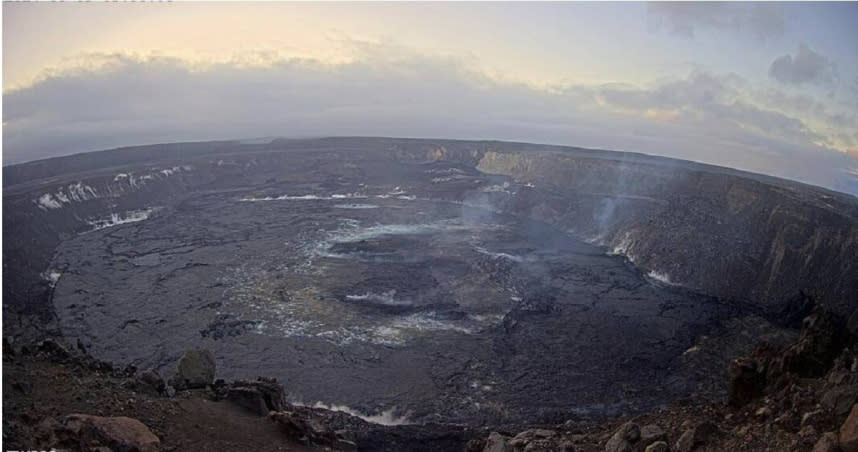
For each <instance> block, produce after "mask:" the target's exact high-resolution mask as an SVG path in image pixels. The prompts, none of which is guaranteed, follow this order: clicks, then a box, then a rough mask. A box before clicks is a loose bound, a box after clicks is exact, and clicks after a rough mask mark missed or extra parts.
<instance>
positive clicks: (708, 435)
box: [676, 422, 718, 452]
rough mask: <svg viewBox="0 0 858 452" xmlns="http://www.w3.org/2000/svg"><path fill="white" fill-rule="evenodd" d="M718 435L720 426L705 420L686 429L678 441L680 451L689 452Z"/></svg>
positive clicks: (677, 447)
mask: <svg viewBox="0 0 858 452" xmlns="http://www.w3.org/2000/svg"><path fill="white" fill-rule="evenodd" d="M717 435H718V426H716V425H715V424H713V423H711V422H703V423H701V424H698V425H697V426H696V427H694V428H692V429H689V430H686V431H685V433H683V434H682V436H680V437H679V440H678V441H677V442H676V450H677V451H678V452H689V451H691V450H694V448H695V447H697V446H700V445H705V444H707V443H709V442H711V441H712V439H713V438H714V437H715V436H717Z"/></svg>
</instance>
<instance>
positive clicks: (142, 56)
mask: <svg viewBox="0 0 858 452" xmlns="http://www.w3.org/2000/svg"><path fill="white" fill-rule="evenodd" d="M335 135H364V136H369V135H371V136H400V137H437V138H463V139H498V140H516V141H530V142H538V143H551V144H565V145H573V146H582V147H592V148H601V149H613V150H623V151H634V152H643V153H647V154H656V155H664V156H668V157H676V158H683V159H689V160H695V161H700V162H705V163H712V164H717V165H723V166H729V167H734V168H739V169H745V170H750V171H755V172H760V173H765V174H771V175H775V176H779V177H786V178H791V179H795V180H799V181H802V182H807V183H812V184H815V185H821V186H825V187H828V188H833V189H836V190H840V191H844V192H850V193H853V194H858V3H854V2H853V3H818V2H817V3H487V2H482V3H207V2H194V3H181V2H173V3H90V2H84V3H63V2H59V3H58V2H50V3H47V2H46V3H9V2H4V3H3V164H4V165H7V164H14V163H20V162H25V161H30V160H36V159H42V158H47V157H52V156H58V155H65V154H71V153H77V152H83V151H91V150H99V149H107V148H114V147H119V146H126V145H135V144H148V143H162V142H170V141H189V140H211V139H232V138H252V137H265V136H286V137H303V136H335Z"/></svg>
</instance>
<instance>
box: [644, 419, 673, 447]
mask: <svg viewBox="0 0 858 452" xmlns="http://www.w3.org/2000/svg"><path fill="white" fill-rule="evenodd" d="M659 441H662V442H663V441H667V433H665V432H664V430H662V429H661V427H659V426H657V425H655V424H649V425H644V426H643V427H641V439H640V445H639V446H638V449H643V448H645V447H647V446H649V445H650V444H653V443H656V442H659ZM665 445H666V444H665Z"/></svg>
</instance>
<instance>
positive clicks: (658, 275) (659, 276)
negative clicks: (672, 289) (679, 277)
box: [646, 270, 677, 286]
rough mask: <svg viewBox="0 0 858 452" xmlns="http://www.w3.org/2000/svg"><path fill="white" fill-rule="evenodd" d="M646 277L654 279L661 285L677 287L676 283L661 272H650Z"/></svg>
mask: <svg viewBox="0 0 858 452" xmlns="http://www.w3.org/2000/svg"><path fill="white" fill-rule="evenodd" d="M646 275H647V276H648V277H649V278H652V279H654V280H656V281H658V282H660V283H663V284H668V285H671V286H675V285H677V284H676V283H674V282H673V281H671V280H670V276H668V275H667V274H666V273H661V272H658V271H655V270H650V272H649V273H647V274H646Z"/></svg>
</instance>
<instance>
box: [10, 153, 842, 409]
mask: <svg viewBox="0 0 858 452" xmlns="http://www.w3.org/2000/svg"><path fill="white" fill-rule="evenodd" d="M176 146H178V145H176ZM496 148H500V151H498V150H495V149H496ZM509 148H512V149H513V150H512V151H511V150H509ZM514 149H515V145H514V144H496V143H495V144H492V143H488V144H487V143H469V142H445V143H440V144H439V143H434V142H428V141H421V140H393V139H352V140H351V141H350V140H348V139H342V140H333V141H331V140H308V141H297V142H296V141H290V140H283V141H280V142H278V141H276V140H275V141H274V142H272V143H266V144H254V145H246V144H240V143H237V142H227V143H209V144H195V145H193V146H192V145H188V148H187V149H181V146H180V149H173V150H172V151H169V152H168V150H165V149H163V148H159V147H158V146H153V147H146V148H143V149H137V150H136V151H137V153H132V152H130V151H125V152H124V153H123V150H119V151H112V152H113V153H112V154H111V153H98V155H96V154H84V155H83V157H80V156H77V157H74V158H65V159H66V161H63V160H62V159H53V160H54V161H55V164H56V168H61V167H62V168H65V169H66V171H68V168H69V167H71V168H73V167H74V163H75V160H74V159H75V158H77V159H89V161H90V162H92V161H95V162H103V163H102V164H101V167H100V169H98V170H94V171H89V172H86V173H84V172H74V171H72V172H71V173H67V172H64V173H59V170H56V169H53V168H52V167H51V166H50V165H48V164H43V163H37V164H30V165H29V166H27V165H19V166H18V167H16V168H13V169H11V170H9V171H10V173H9V174H8V175H7V176H6V177H7V180H9V178H10V176H11V179H12V181H13V182H12V185H11V186H10V187H8V188H7V190H5V192H6V193H5V194H4V196H5V197H6V199H5V202H6V204H7V206H10V205H11V206H12V207H13V208H12V209H11V210H10V208H8V207H7V209H5V210H4V226H5V227H6V228H7V231H9V230H10V228H11V232H12V234H14V236H13V239H14V238H19V240H17V243H13V244H9V242H10V241H14V240H10V239H8V238H7V240H6V241H4V248H5V249H4V266H8V265H10V264H13V265H16V266H17V268H18V269H19V272H18V275H17V277H16V278H13V279H12V280H11V282H9V283H8V284H4V295H6V297H7V298H8V297H11V299H12V300H13V302H12V303H11V307H9V309H13V308H16V306H17V309H20V310H26V309H30V310H33V309H34V308H33V306H37V305H39V306H42V307H43V310H44V311H45V312H49V313H50V316H51V318H52V319H53V320H52V321H53V322H55V325H56V328H58V329H59V331H61V334H62V335H63V336H65V337H66V338H67V339H68V340H71V341H75V340H77V341H78V342H79V343H80V344H81V346H82V347H85V348H86V349H87V350H89V351H90V352H91V353H92V354H93V355H94V356H96V357H98V358H100V359H105V360H110V361H114V362H121V363H131V364H134V365H135V366H137V367H138V368H141V369H142V368H148V367H152V368H156V369H159V370H160V371H161V372H162V373H163V374H169V373H170V372H171V371H172V369H173V367H174V366H175V362H176V360H177V359H178V357H179V356H180V355H181V354H182V353H183V352H184V351H185V350H187V349H189V348H195V347H202V348H207V349H209V350H211V351H212V352H213V353H214V355H215V356H216V359H217V364H218V377H219V378H255V377H256V376H262V375H264V376H272V377H277V378H278V379H279V380H280V381H282V382H283V384H284V386H285V388H286V390H287V393H288V397H289V398H290V401H292V402H296V403H303V404H307V405H319V406H331V407H335V408H338V409H343V410H349V411H351V412H355V413H360V414H362V415H364V416H376V418H377V419H382V420H383V421H385V422H389V423H410V422H420V423H425V422H446V423H467V424H503V423H521V422H525V421H530V422H536V421H539V422H562V421H563V420H565V419H568V418H570V417H575V416H578V417H588V416H607V415H616V414H619V413H625V412H639V411H641V410H645V409H651V408H653V407H657V406H661V405H664V404H665V403H668V402H670V401H674V400H676V399H678V398H681V397H684V396H687V395H689V394H692V393H703V394H711V395H713V396H717V395H719V394H722V393H723V389H724V388H723V383H714V382H722V381H723V378H721V377H722V375H723V373H724V369H725V363H726V362H727V361H728V360H729V359H730V358H731V357H734V356H736V355H738V354H739V353H742V352H746V351H748V350H749V349H750V347H752V346H753V345H755V344H756V343H757V342H758V341H760V340H771V341H775V342H776V341H784V340H786V339H787V338H789V337H790V336H789V335H790V333H789V332H787V331H785V330H784V329H783V328H781V327H780V326H778V325H776V324H775V323H773V322H770V321H769V320H766V319H767V318H768V319H771V315H770V314H771V309H768V308H769V305H770V304H771V303H770V302H769V301H768V300H772V299H775V298H777V297H780V296H782V295H783V294H789V293H792V292H797V291H798V290H797V289H796V288H795V287H789V284H786V283H784V284H779V283H778V282H777V281H775V280H770V281H765V278H764V277H763V276H759V275H760V274H764V273H765V272H766V271H769V270H770V268H769V267H771V265H772V264H771V262H769V261H768V260H767V259H768V256H770V255H771V254H772V253H778V252H781V251H778V250H777V246H778V244H777V240H774V242H772V239H771V237H772V235H769V236H766V238H767V240H768V241H764V240H762V239H758V238H757V237H756V236H754V235H753V234H761V235H765V234H768V232H767V231H766V230H765V229H764V228H759V227H755V226H754V225H755V224H756V223H754V222H757V221H761V220H759V219H758V218H757V216H756V215H757V214H756V213H754V212H757V211H758V210H760V209H761V206H760V205H755V204H754V203H757V202H760V200H762V201H763V202H765V203H766V204H765V206H764V207H765V208H763V209H762V211H764V212H765V209H767V208H770V207H766V206H770V205H774V204H777V203H774V204H772V203H771V202H770V201H766V198H765V197H766V196H782V194H781V191H784V189H783V187H781V186H780V185H779V184H782V183H785V182H777V183H773V182H771V181H760V180H757V179H754V178H753V177H748V176H746V175H742V174H738V172H736V173H737V174H732V173H730V174H723V172H724V170H723V169H717V168H713V167H704V166H703V165H696V164H690V163H687V162H686V163H683V164H679V163H675V161H669V160H668V159H657V158H650V157H645V156H640V155H624V154H616V153H607V152H601V153H600V152H596V151H586V150H562V149H561V150H558V149H554V148H549V147H546V149H539V150H533V151H521V152H520V154H515V153H516V152H519V151H515V150H514ZM492 152H496V153H498V152H499V153H500V154H499V156H498V155H491V154H490V153H492ZM564 152H565V154H564ZM558 154H560V157H558ZM515 155H518V157H515V158H518V160H517V161H516V162H514V163H512V164H511V163H510V162H509V160H508V159H509V158H512V157H510V156H515ZM117 156H121V158H120V157H117ZM139 156H141V157H139ZM540 156H541V157H540ZM567 156H572V157H571V158H572V159H573V160H575V161H577V162H584V165H583V167H584V168H585V170H586V171H585V170H581V171H585V172H586V174H588V175H589V176H588V177H587V180H584V179H582V178H580V177H567V176H559V175H557V174H551V172H549V171H541V172H540V173H539V174H540V176H539V177H535V176H533V172H534V171H536V170H537V169H538V168H537V169H535V167H538V166H539V165H542V164H547V165H554V166H557V163H558V162H561V163H563V162H566V163H564V164H567V165H568V162H567V161H566V160H565V159H566V158H567ZM537 157H540V158H543V159H548V161H549V163H539V162H537V163H533V162H532V161H531V162H530V163H528V161H529V160H528V159H534V158H537ZM111 159H113V160H111ZM117 159H118V161H117ZM123 159H124V160H123ZM137 159H140V160H137ZM557 159H560V160H557ZM48 162H50V161H48ZM39 165H42V166H39ZM594 165H596V166H597V167H598V168H596V170H594ZM683 165H684V166H683ZM605 168H607V169H605ZM612 168H613V169H612ZM4 171H6V169H4ZM16 171H17V172H16ZM599 171H602V172H603V173H599ZM604 171H608V172H609V173H608V174H609V176H605V175H604V174H605V173H604ZM600 174H601V175H600ZM713 175H714V176H713ZM708 177H715V178H719V179H720V180H726V181H727V182H724V183H722V184H721V185H718V186H716V187H715V188H712V189H710V190H709V191H707V192H706V193H707V194H706V196H697V197H694V196H691V195H689V194H688V193H689V192H688V191H680V190H679V188H678V187H677V186H676V185H672V184H684V185H685V186H687V185H689V184H691V185H694V184H697V185H698V186H699V185H705V183H706V180H705V179H706V178H708ZM552 178H553V179H552ZM666 181H667V182H666ZM749 187H750V188H749ZM755 190H756V191H755ZM766 190H769V191H771V192H777V193H776V194H771V193H769V192H768V191H766ZM819 192H821V193H820V194H817V193H815V192H814V193H811V194H810V195H802V196H792V197H791V198H789V199H791V200H792V201H791V202H801V203H805V204H807V203H811V202H812V203H814V205H815V206H816V205H822V204H823V201H822V200H824V202H826V203H829V204H831V203H837V202H841V203H843V205H846V206H847V208H845V209H838V208H835V207H832V209H833V210H837V211H838V212H837V215H840V216H844V217H845V220H844V222H843V224H845V226H844V228H845V229H844V230H846V231H847V234H855V222H854V218H852V217H850V215H854V212H855V206H854V202H853V201H850V200H849V199H848V198H847V197H845V196H844V197H843V198H842V199H841V198H837V196H835V195H833V194H830V193H828V192H823V191H822V190H821V189H819ZM749 193H750V194H749ZM811 195H812V196H811ZM808 197H814V198H813V200H812V201H808V200H807V199H809V198H808ZM712 199H717V200H718V201H717V202H714V201H712ZM850 203H851V204H850ZM15 206H17V208H16V207H15ZM748 206H751V208H750V209H749V210H743V209H745V207H748ZM814 208H817V207H814ZM818 209H819V212H820V213H818V214H817V215H834V213H832V211H830V210H829V209H827V208H825V207H824V206H823V207H818ZM666 212H669V213H666ZM731 215H732V216H731ZM804 216H805V217H809V215H807V214H804ZM810 216H812V215H810ZM713 218H718V220H717V221H718V223H717V224H716V222H715V221H713V220H712V219H713ZM770 218H771V216H770ZM681 219H689V220H688V221H689V222H691V224H690V225H687V226H683V227H672V228H670V234H678V235H676V236H665V234H666V232H665V230H666V229H667V228H666V226H665V225H668V224H672V222H677V221H684V220H681ZM769 221H771V220H769ZM791 224H792V223H791ZM828 224H829V225H830V224H835V225H836V224H837V223H836V222H834V223H831V222H829V223H828ZM776 226H777V225H776ZM801 227H802V225H798V226H795V227H792V229H790V231H792V233H793V234H794V235H801V236H807V237H812V236H813V233H812V232H807V231H805V230H802V229H801ZM829 227H830V226H829ZM796 228H798V231H796V230H795V229H796ZM849 228H851V229H849ZM781 229H782V228H781ZM743 230H744V231H754V232H746V233H745V235H744V236H743V235H742V233H741V232H740V231H743ZM677 231H678V232H677ZM808 240H810V239H808ZM791 243H795V241H793V242H791ZM843 243H846V245H844V244H843ZM848 243H853V242H848ZM848 243H847V242H846V241H844V242H842V243H839V244H832V245H831V248H832V250H831V251H830V252H828V254H825V253H822V254H823V255H827V256H828V262H829V263H819V264H818V265H837V263H838V262H840V261H838V260H837V259H842V258H843V256H847V257H848V255H849V253H850V252H851V250H853V248H854V245H849V244H848ZM725 244H727V245H729V246H730V247H731V248H730V250H729V251H725V248H724V246H725ZM849 246H852V247H853V248H848V247H849ZM838 247H839V248H838ZM844 247H845V248H844ZM755 253H756V254H755ZM781 254H782V256H781V260H780V262H779V263H778V265H781V270H780V271H783V266H787V265H791V262H792V261H791V259H793V258H792V257H791V256H790V251H789V250H787V251H783V252H781ZM725 256H726V257H725ZM797 259H798V258H797V257H796V258H795V259H793V260H796V261H797ZM811 264H812V263H811ZM719 265H720V266H721V267H718V266H719ZM808 265H810V264H808ZM814 265H815V264H814ZM728 266H729V268H730V269H731V270H730V271H734V272H735V271H743V269H748V270H747V271H748V272H749V273H748V274H747V275H745V274H741V275H737V276H735V277H734V278H732V279H731V281H733V282H732V283H730V284H727V283H724V282H723V281H720V282H719V281H717V280H718V279H721V278H722V277H726V276H727V275H726V274H724V273H723V272H719V270H718V269H719V268H727V267H728ZM7 268H8V267H7ZM736 269H738V270H736ZM811 270H812V269H811ZM811 270H808V271H811ZM847 270H848V269H847ZM754 272H757V273H754ZM846 273H847V274H849V272H848V271H847V272H846ZM767 275H768V273H765V275H764V276H767ZM766 284H768V285H769V287H770V289H766V287H767V286H766ZM837 284H839V285H835V286H832V287H833V288H832V289H830V290H835V291H836V290H844V291H845V290H848V289H849V288H850V287H855V284H856V281H855V277H854V274H852V277H851V279H849V278H846V279H845V280H844V281H840V282H838V283H837ZM771 287H776V288H771ZM794 289H795V290H794ZM778 290H782V291H783V294H781V293H776V292H777V291H778ZM763 292H765V296H762V295H758V294H761V293H763ZM741 294H745V295H744V296H742V295H741ZM844 309H845V308H844ZM719 384H721V385H722V386H719ZM719 391H720V392H719Z"/></svg>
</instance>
